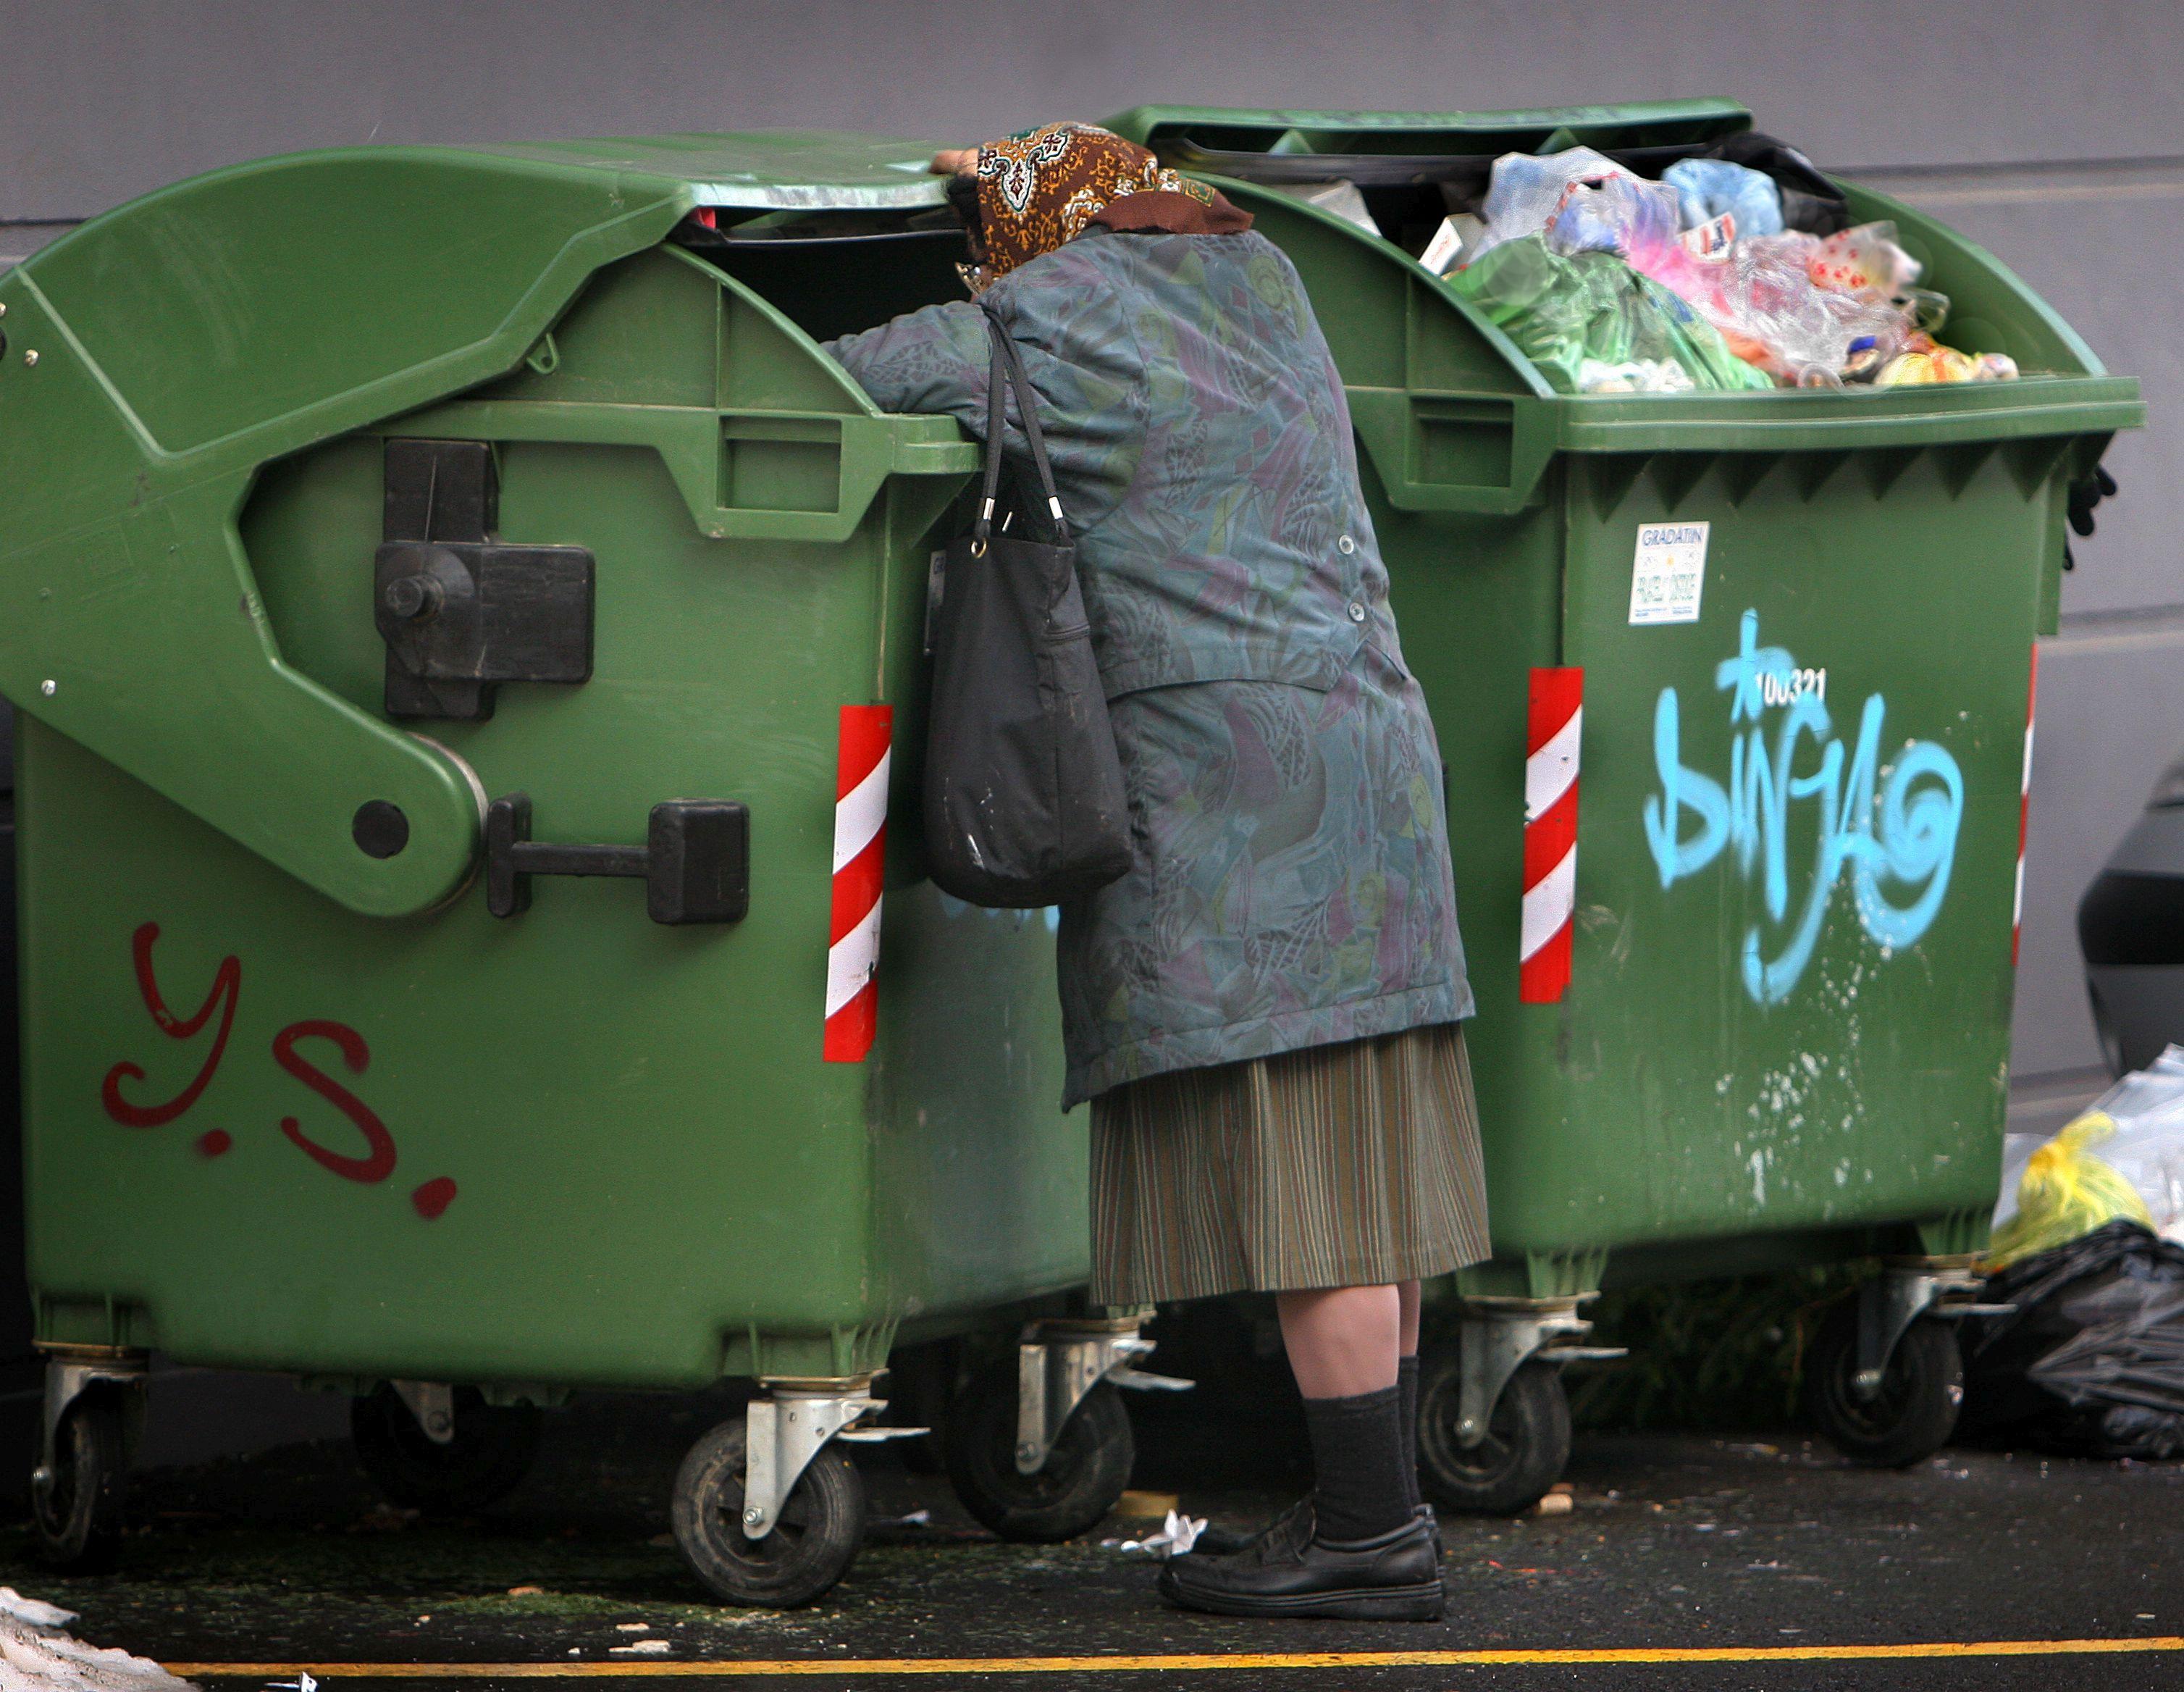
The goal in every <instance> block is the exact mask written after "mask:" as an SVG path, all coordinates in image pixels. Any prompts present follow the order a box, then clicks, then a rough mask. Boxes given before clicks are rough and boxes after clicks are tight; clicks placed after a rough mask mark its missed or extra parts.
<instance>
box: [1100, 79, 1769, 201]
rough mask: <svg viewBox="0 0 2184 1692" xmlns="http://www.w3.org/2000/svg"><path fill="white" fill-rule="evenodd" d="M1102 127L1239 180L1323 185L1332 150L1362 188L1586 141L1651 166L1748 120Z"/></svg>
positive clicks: (1322, 120)
mask: <svg viewBox="0 0 2184 1692" xmlns="http://www.w3.org/2000/svg"><path fill="white" fill-rule="evenodd" d="M1107 126H1108V127H1109V128H1110V129H1112V130H1113V131H1115V132H1116V133H1117V134H1118V135H1123V136H1127V137H1129V138H1130V139H1131V140H1133V141H1135V142H1139V144H1140V145H1142V146H1145V147H1150V148H1152V149H1153V150H1154V151H1155V152H1156V153H1157V154H1160V156H1161V160H1162V163H1163V164H1167V165H1173V166H1176V167H1178V169H1184V170H1206V171H1212V172H1215V173H1217V174H1218V175H1222V176H1234V177H1237V178H1240V179H1241V180H1243V181H1261V182H1283V181H1326V180H1327V179H1328V177H1329V175H1330V174H1331V173H1330V172H1329V169H1328V159H1329V155H1339V156H1340V158H1341V159H1342V170H1341V175H1342V176H1344V177H1345V178H1346V180H1348V181H1353V182H1356V183H1357V185H1358V186H1359V187H1392V186H1395V185H1397V184H1401V183H1406V182H1418V181H1435V180H1438V179H1440V177H1442V176H1445V175H1446V174H1447V171H1448V169H1449V167H1450V165H1451V161H1458V160H1482V159H1494V158H1496V157H1498V156H1499V155H1501V154H1504V153H1559V152H1562V151H1563V150H1564V149H1565V148H1572V147H1591V148H1596V149H1597V150H1598V151H1600V152H1602V153H1606V154H1612V155H1614V156H1616V157H1618V158H1624V159H1629V158H1631V157H1633V156H1635V157H1636V158H1638V159H1641V160H1644V159H1647V156H1648V155H1650V154H1656V153H1658V154H1660V158H1659V159H1658V163H1661V164H1667V163H1669V162H1671V161H1672V160H1673V159H1677V158H1680V157H1683V156H1684V155H1685V154H1690V153H1692V152H1696V151H1697V150H1698V149H1700V148H1703V147H1705V146H1708V145H1709V144H1710V143H1712V142H1716V141H1719V139H1720V138H1721V137H1724V136H1726V135H1735V134H1737V133H1739V132H1740V131H1744V130H1747V129H1749V128H1751V127H1752V114H1751V113H1750V112H1749V111H1747V109H1745V108H1744V107H1742V106H1741V105H1739V104H1738V103H1736V101H1734V100H1714V99H1702V100H1659V101H1652V102H1649V103H1641V104H1636V105H1622V106H1542V107H1538V108H1535V109H1526V110H1518V111H1507V112H1309V111H1254V110H1251V109H1246V108H1243V107H1227V106H1138V107H1135V108H1134V109H1131V110H1129V111H1127V112H1124V113H1123V114H1121V115H1120V116H1118V117H1114V118H1111V119H1109V120H1108V121H1107Z"/></svg>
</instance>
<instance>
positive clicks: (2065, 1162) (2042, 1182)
mask: <svg viewBox="0 0 2184 1692" xmlns="http://www.w3.org/2000/svg"><path fill="white" fill-rule="evenodd" d="M2114 1132H2115V1124H2114V1122H2113V1121H2111V1120H2109V1117H2108V1116H2107V1114H2105V1113H2103V1112H2102V1111H2098V1110H2090V1111H2087V1113H2086V1114H2084V1115H2083V1116H2081V1117H2079V1118H2078V1119H2077V1120H2076V1121H2075V1122H2073V1123H2071V1124H2070V1125H2069V1126H2068V1127H2066V1128H2064V1130H2063V1131H2062V1132H2061V1133H2059V1134H2058V1135H2056V1136H2055V1137H2054V1138H2053V1139H2052V1140H2050V1141H2049V1142H2048V1143H2047V1144H2046V1145H2044V1146H2042V1147H2041V1148H2040V1149H2039V1150H2038V1151H2036V1152H2035V1153H2032V1155H2031V1158H2030V1159H2027V1160H2026V1163H2025V1173H2024V1174H2023V1175H2020V1177H2019V1178H2018V1182H2017V1203H2016V1206H2015V1209H2014V1212H2013V1214H2012V1215H2010V1216H2009V1218H2008V1219H2007V1220H2004V1221H2003V1223H2002V1224H2001V1226H1998V1227H1997V1228H1996V1229H1995V1231H1994V1233H1993V1235H1992V1237H1991V1238H1990V1240H1989V1242H1988V1244H1987V1251H1986V1259H1985V1265H1984V1266H1985V1267H1986V1268H1989V1269H2004V1268H2007V1267H2008V1266H2009V1265H2011V1264H2013V1263H2015V1262H2018V1261H2019V1260H2020V1259H2024V1258H2028V1257H2031V1256H2033V1255H2035V1254H2037V1253H2040V1252H2044V1251H2053V1249H2055V1248H2057V1247H2058V1246H2063V1245H2067V1244H2069V1243H2070V1242H2071V1241H2072V1240H2075V1239H2080V1238H2082V1237H2084V1236H2086V1235H2087V1234H2090V1233H2092V1231H2094V1230H2095V1229H2097V1228H2100V1227H2103V1226H2106V1225H2107V1224H2109V1223H2110V1222H2113V1221H2115V1220H2119V1219H2120V1220H2125V1221H2130V1222H2136V1223H2137V1224H2138V1225H2139V1226H2141V1227H2142V1228H2144V1229H2146V1230H2147V1231H2148V1232H2149V1233H2151V1232H2152V1231H2153V1215H2152V1213H2151V1212H2150V1211H2148V1209H2147V1207H2146V1201H2145V1200H2144V1199H2142V1198H2140V1197H2139V1196H2138V1192H2137V1189H2136V1188H2135V1187H2132V1186H2131V1182H2130V1181H2127V1180H2126V1179H2125V1178H2124V1176H2123V1175H2120V1173H2118V1172H2117V1170H2115V1168H2114V1165H2112V1164H2109V1162H2107V1161H2106V1160H2105V1159H2103V1158H2102V1157H2101V1156H2099V1155H2098V1153H2095V1152H2094V1150H2093V1148H2094V1147H2095V1146H2097V1145H2099V1144H2100V1143H2101V1142H2103V1141H2104V1140H2107V1139H2109V1137H2110V1136H2113V1135H2114Z"/></svg>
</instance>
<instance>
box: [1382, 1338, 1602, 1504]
mask: <svg viewBox="0 0 2184 1692" xmlns="http://www.w3.org/2000/svg"><path fill="white" fill-rule="evenodd" d="M1462 1403H1463V1356H1462V1354H1461V1353H1460V1352H1459V1350H1458V1349H1457V1347H1456V1346H1455V1345H1454V1344H1452V1343H1451V1344H1446V1345H1441V1346H1437V1347H1435V1349H1434V1350H1433V1351H1432V1353H1431V1354H1429V1356H1428V1358H1427V1359H1426V1361H1425V1365H1424V1373H1423V1374H1422V1375H1421V1376H1420V1377H1419V1380H1418V1483H1419V1485H1420V1487H1421V1488H1423V1489H1424V1492H1425V1494H1426V1496H1427V1497H1428V1498H1429V1499H1432V1500H1433V1501H1434V1503H1435V1504H1436V1505H1440V1507H1441V1508H1442V1509H1444V1510H1449V1511H1456V1512H1457V1513H1458V1514H1460V1515H1465V1516H1513V1515H1515V1514H1516V1513H1517V1512H1518V1511H1520V1510H1527V1509H1529V1508H1530V1507H1531V1506H1532V1505H1535V1504H1537V1503H1538V1502H1539V1501H1540V1499H1541V1497H1542V1496H1543V1495H1544V1494H1546V1490H1547V1488H1549V1487H1551V1486H1552V1485H1553V1484H1554V1483H1556V1481H1557V1480H1558V1479H1560V1478H1561V1477H1562V1472H1563V1466H1564V1465H1566V1464H1567V1463H1568V1461H1569V1451H1570V1418H1569V1400H1568V1398H1566V1397H1565V1396H1564V1395H1563V1377H1562V1371H1561V1370H1560V1369H1558V1368H1557V1367H1556V1366H1555V1365H1553V1364H1552V1363H1527V1364H1524V1365H1522V1366H1521V1367H1519V1368H1518V1371H1517V1372H1516V1373H1515V1374H1513V1375H1512V1376H1510V1377H1509V1384H1508V1385H1507V1386H1506V1387H1504V1388H1502V1396H1501V1397H1500V1398H1498V1399H1496V1400H1495V1401H1494V1412H1493V1414H1492V1415H1491V1416H1489V1417H1488V1418H1487V1420H1486V1437H1485V1438H1484V1439H1482V1440H1480V1441H1479V1444H1476V1445H1471V1446H1467V1445H1464V1444H1462V1443H1461V1442H1460V1441H1459V1440H1458V1439H1457V1427H1459V1426H1460V1425H1461V1424H1462V1420H1463V1418H1462V1416H1461V1415H1460V1413H1459V1409H1458V1407H1459V1406H1460V1405H1461V1404H1462Z"/></svg>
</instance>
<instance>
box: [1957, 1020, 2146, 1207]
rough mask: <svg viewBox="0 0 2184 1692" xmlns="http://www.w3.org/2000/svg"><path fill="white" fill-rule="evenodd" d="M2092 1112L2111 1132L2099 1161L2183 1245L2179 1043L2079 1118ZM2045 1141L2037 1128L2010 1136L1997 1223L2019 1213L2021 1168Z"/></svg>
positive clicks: (2087, 1118)
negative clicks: (2115, 1175) (2032, 1131)
mask: <svg viewBox="0 0 2184 1692" xmlns="http://www.w3.org/2000/svg"><path fill="white" fill-rule="evenodd" d="M2096 1118H2097V1119H2098V1120H2101V1121H2103V1122H2104V1123H2106V1124H2107V1125H2108V1127H2109V1133H2108V1135H2107V1136H2106V1137H2104V1138H2103V1139H2101V1140H2100V1141H2099V1142H2098V1144H2099V1147H2100V1153H2099V1155H2100V1160H2101V1161H2102V1162H2103V1164H2107V1165H2108V1166H2109V1168H2110V1169H2112V1170H2114V1171H2115V1172H2116V1173H2117V1174H2118V1175H2121V1176H2122V1177H2123V1178H2124V1179H2125V1180H2126V1181H2129V1182H2130V1183H2131V1190H2132V1191H2133V1192H2136V1193H2137V1194H2138V1196H2139V1198H2140V1199H2141V1200H2142V1201H2143V1203H2145V1205H2146V1209H2147V1214H2148V1217H2149V1218H2150V1219H2151V1220H2152V1223H2153V1231H2154V1232H2156V1233H2157V1234H2159V1235H2160V1236H2161V1237H2162V1238H2164V1239H2165V1240H2173V1241H2175V1242H2177V1243H2178V1244H2180V1245H2184V1046H2171V1047H2170V1048H2169V1049H2168V1050H2167V1051H2165V1052H2164V1053H2162V1054H2161V1055H2160V1056H2159V1057H2158V1058H2155V1059H2154V1060H2153V1062H2152V1063H2151V1064H2148V1065H2147V1066H2146V1068H2144V1069H2137V1070H2134V1071H2133V1072H2132V1073H2131V1074H2130V1075H2126V1076H2125V1077H2124V1078H2123V1079H2122V1080H2121V1081H2118V1082H2117V1083H2116V1084H2115V1085H2114V1086H2112V1087H2110V1088H2109V1090H2108V1091H2107V1092H2104V1093H2103V1094H2102V1095H2101V1096H2100V1097H2098V1098H2097V1099H2095V1100H2094V1101H2093V1102H2092V1104H2091V1105H2089V1106H2087V1108H2086V1109H2085V1110H2084V1111H2083V1112H2082V1113H2081V1114H2080V1116H2079V1117H2078V1118H2077V1121H2079V1122H2082V1121H2085V1120H2089V1119H2096ZM2075 1125H2076V1122H2073V1123H2072V1125H2071V1126H2073V1127H2075ZM2065 1132H2068V1130H2067V1129H2066V1130H2065ZM2050 1143H2052V1142H2051V1141H2048V1140H2046V1139H2043V1138H2042V1136H2038V1135H2034V1134H2013V1135H2011V1136H2009V1141H2008V1142H2007V1144H2006V1146H2005V1148H2004V1150H2003V1164H2002V1167H2003V1184H2002V1199H2001V1202H2000V1203H1998V1204H1997V1205H1996V1207H1995V1212H1994V1225H1995V1226H1996V1227H1997V1228H2000V1227H2002V1226H2003V1225H2004V1224H2006V1223H2007V1222H2008V1221H2009V1219H2010V1218H2011V1217H2012V1216H2014V1215H2016V1214H2017V1205H2018V1192H2019V1188H2020V1185H2021V1179H2020V1177H2021V1176H2022V1174H2023V1171H2024V1169H2025V1165H2026V1164H2028V1163H2029V1162H2030V1161H2031V1158H2032V1157H2033V1155H2034V1154H2035V1153H2036V1152H2037V1150H2038V1149H2039V1148H2041V1147H2042V1146H2044V1145H2047V1144H2050Z"/></svg>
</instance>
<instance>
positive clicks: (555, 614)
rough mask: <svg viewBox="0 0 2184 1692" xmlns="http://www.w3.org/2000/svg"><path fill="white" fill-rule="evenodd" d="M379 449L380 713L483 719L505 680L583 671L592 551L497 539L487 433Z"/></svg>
mask: <svg viewBox="0 0 2184 1692" xmlns="http://www.w3.org/2000/svg"><path fill="white" fill-rule="evenodd" d="M386 454H387V456H386V504H385V513H384V517H383V519H382V529H381V533H382V537H383V544H382V545H381V547H380V549H379V552H378V556H377V557H376V560H375V561H374V567H373V570H372V584H371V590H372V616H373V619H374V621H375V622H376V624H377V626H378V628H379V634H380V638H381V639H383V640H384V641H386V643H387V692H386V703H387V715H388V716H389V717H396V718H420V717H439V718H452V719H454V720H458V721H468V722H482V721H484V720H485V719H486V718H488V717H490V716H492V715H493V689H494V688H495V686H496V685H497V684H499V683H501V682H560V683H564V684H572V683H577V682H585V681H589V680H590V679H591V675H592V599H593V570H594V561H593V557H592V555H591V554H590V553H589V552H588V551H586V550H584V549H583V548H582V547H581V546H512V545H509V544H506V543H504V542H502V541H499V540H496V539H493V530H494V528H496V527H498V525H499V522H500V475H499V470H498V469H497V468H496V467H495V465H494V462H493V448H492V446H491V445H490V444H488V443H487V442H484V441H437V440H389V441H388V442H387V447H386Z"/></svg>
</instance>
